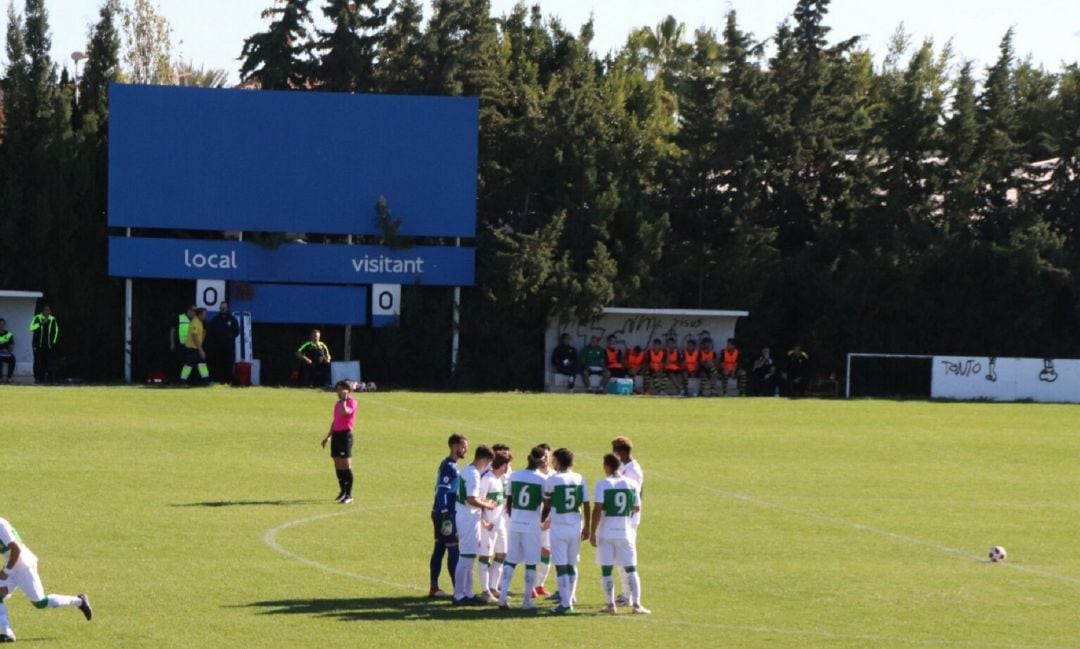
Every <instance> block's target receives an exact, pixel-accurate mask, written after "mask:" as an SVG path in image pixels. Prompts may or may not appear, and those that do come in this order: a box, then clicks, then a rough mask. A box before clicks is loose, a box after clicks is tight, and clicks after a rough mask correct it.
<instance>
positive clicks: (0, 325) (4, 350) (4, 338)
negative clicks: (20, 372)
mask: <svg viewBox="0 0 1080 649" xmlns="http://www.w3.org/2000/svg"><path fill="white" fill-rule="evenodd" d="M4 365H7V377H6V378H5V377H4V376H3V369H4ZM14 373H15V334H13V333H11V332H10V331H8V330H7V320H4V319H3V318H0V382H5V381H6V382H8V383H11V376H12V375H13V374H14Z"/></svg>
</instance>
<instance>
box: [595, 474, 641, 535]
mask: <svg viewBox="0 0 1080 649" xmlns="http://www.w3.org/2000/svg"><path fill="white" fill-rule="evenodd" d="M638 499H639V496H638V484H637V483H636V482H634V481H633V480H630V479H629V478H626V477H624V476H621V475H612V476H608V477H606V478H604V479H603V480H601V481H599V482H597V483H596V493H594V494H593V501H594V502H595V503H596V506H597V507H601V508H602V510H601V511H603V516H601V517H600V527H599V529H597V535H598V536H600V537H602V538H606V539H629V538H633V537H634V526H633V523H632V522H631V520H630V518H631V516H632V515H633V513H634V506H635V505H637V503H638Z"/></svg>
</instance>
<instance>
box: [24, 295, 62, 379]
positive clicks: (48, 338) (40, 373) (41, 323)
mask: <svg viewBox="0 0 1080 649" xmlns="http://www.w3.org/2000/svg"><path fill="white" fill-rule="evenodd" d="M30 333H31V336H32V337H33V347H34V383H46V382H48V381H52V380H53V379H55V378H56V377H55V376H54V375H53V350H54V349H55V348H56V343H57V341H59V340H60V323H58V322H57V321H56V316H54V315H53V314H52V307H50V306H49V305H48V304H44V305H42V306H41V313H37V314H35V315H34V317H33V319H32V320H30Z"/></svg>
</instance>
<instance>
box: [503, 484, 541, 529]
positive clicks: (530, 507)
mask: <svg viewBox="0 0 1080 649" xmlns="http://www.w3.org/2000/svg"><path fill="white" fill-rule="evenodd" d="M543 504H544V476H542V475H540V473H539V472H537V471H535V470H532V469H518V470H517V471H514V472H513V473H511V474H510V529H511V530H517V531H521V532H527V531H536V532H539V531H540V515H541V510H542V507H543Z"/></svg>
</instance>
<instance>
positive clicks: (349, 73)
mask: <svg viewBox="0 0 1080 649" xmlns="http://www.w3.org/2000/svg"><path fill="white" fill-rule="evenodd" d="M393 8H394V5H393V3H392V2H391V3H390V4H389V5H388V6H385V7H381V8H380V7H379V2H377V1H376V0H329V1H328V2H327V4H326V6H325V7H323V9H322V12H323V15H324V16H326V17H327V18H328V19H329V20H330V22H331V23H332V24H333V30H331V31H323V30H319V31H318V40H317V41H316V43H315V45H314V49H315V51H316V52H320V53H321V55H320V56H319V57H318V65H317V67H316V72H315V82H316V83H317V84H319V85H320V86H321V87H322V88H323V89H325V90H332V91H337V92H370V91H371V90H373V89H374V88H375V57H376V54H377V51H378V49H379V46H380V43H381V41H382V39H383V34H382V32H381V30H382V29H383V27H385V26H386V21H387V19H388V18H389V17H390V14H391V12H392V11H393Z"/></svg>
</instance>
